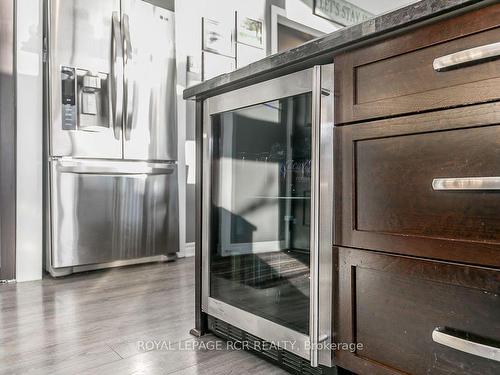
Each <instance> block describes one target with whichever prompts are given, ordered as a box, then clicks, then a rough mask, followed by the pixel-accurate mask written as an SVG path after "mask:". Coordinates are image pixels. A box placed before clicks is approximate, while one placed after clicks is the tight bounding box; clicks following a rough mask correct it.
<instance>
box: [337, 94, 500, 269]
mask: <svg viewBox="0 0 500 375" xmlns="http://www.w3.org/2000/svg"><path fill="white" fill-rule="evenodd" d="M499 87H500V86H499ZM499 124H500V103H498V102H497V103H490V104H483V105H477V106H474V107H467V108H456V109H450V110H445V111H440V112H431V113H426V114H420V115H412V116H406V117H399V118H394V119H388V120H380V121H373V122H368V123H364V124H356V125H352V126H344V127H338V128H337V129H336V131H337V133H336V136H337V137H338V140H339V142H338V144H339V145H338V147H337V155H336V163H337V167H336V181H335V184H336V187H337V204H336V207H337V208H336V224H337V229H336V244H337V245H341V246H347V247H355V248H363V249H372V250H380V251H386V252H391V253H397V254H407V255H415V256H420V257H426V258H432V259H441V260H452V261H459V262H465V263H469V264H477V265H487V266H496V267H500V190H452V191H447V190H435V189H434V187H433V181H434V180H435V179H440V178H465V177H495V176H497V177H498V176H500V125H499Z"/></svg>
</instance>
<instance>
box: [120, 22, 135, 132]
mask: <svg viewBox="0 0 500 375" xmlns="http://www.w3.org/2000/svg"><path fill="white" fill-rule="evenodd" d="M122 26H123V51H124V68H123V83H124V97H123V108H124V109H123V113H124V120H123V129H124V132H125V139H126V140H127V141H129V140H130V135H131V132H132V116H133V113H134V112H133V103H134V90H133V87H132V90H131V89H130V77H129V75H130V64H131V63H132V43H131V41H130V21H129V16H128V14H123V20H122Z"/></svg>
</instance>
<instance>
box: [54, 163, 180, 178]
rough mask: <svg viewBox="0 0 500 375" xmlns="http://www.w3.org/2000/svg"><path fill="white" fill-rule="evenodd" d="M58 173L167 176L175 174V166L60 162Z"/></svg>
mask: <svg viewBox="0 0 500 375" xmlns="http://www.w3.org/2000/svg"><path fill="white" fill-rule="evenodd" d="M57 169H58V171H60V172H62V173H74V174H93V175H99V176H124V177H126V176H134V175H160V174H161V175H167V174H172V173H174V170H175V165H162V164H155V163H140V162H139V163H135V162H134V163H126V162H121V163H119V164H116V165H113V164H105V163H93V164H92V163H85V162H78V161H65V160H62V161H59V163H58V166H57Z"/></svg>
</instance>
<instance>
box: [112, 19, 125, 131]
mask: <svg viewBox="0 0 500 375" xmlns="http://www.w3.org/2000/svg"><path fill="white" fill-rule="evenodd" d="M112 30H113V31H112V33H113V38H112V45H111V54H112V56H111V58H112V65H111V107H112V111H113V130H114V133H115V138H116V139H120V138H121V129H122V121H123V45H122V32H121V26H120V15H119V13H118V12H113V18H112Z"/></svg>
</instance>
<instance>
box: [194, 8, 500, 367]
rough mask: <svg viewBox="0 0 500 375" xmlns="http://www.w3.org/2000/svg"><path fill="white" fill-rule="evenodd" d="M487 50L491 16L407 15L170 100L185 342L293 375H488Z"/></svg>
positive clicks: (494, 349) (495, 176)
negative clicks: (240, 351) (191, 303)
mask: <svg viewBox="0 0 500 375" xmlns="http://www.w3.org/2000/svg"><path fill="white" fill-rule="evenodd" d="M499 40H500V4H499V3H498V2H497V1H454V0H449V1H433V0H428V1H420V2H417V3H415V4H412V5H409V6H407V7H404V8H401V9H399V10H396V11H394V12H390V13H387V14H384V15H381V16H379V17H376V18H374V19H371V20H368V21H366V22H363V23H361V24H358V25H354V26H352V27H348V28H344V29H342V30H339V31H337V32H335V33H332V34H329V35H326V36H324V37H322V38H319V39H316V40H314V41H311V42H309V43H307V44H304V45H302V46H299V47H297V48H294V49H292V50H290V51H286V52H283V53H280V54H276V55H272V56H269V57H267V58H265V59H263V60H261V61H258V62H256V63H253V64H250V65H248V66H246V67H244V68H241V69H239V70H236V71H234V72H231V73H228V74H225V75H222V76H219V77H215V78H213V79H211V80H209V81H206V82H203V83H201V84H199V85H197V86H193V87H190V88H188V89H187V90H185V92H184V97H185V98H186V99H193V100H195V101H196V108H197V166H198V168H197V220H198V221H197V223H196V225H197V239H196V267H197V272H196V278H197V293H196V317H197V319H196V327H195V329H193V334H196V335H202V334H204V333H205V332H207V331H212V332H214V333H216V334H218V335H220V336H222V337H225V338H228V339H231V340H237V341H242V342H251V343H254V344H255V343H256V342H258V343H260V344H259V345H253V346H252V345H250V347H249V348H250V349H253V350H254V351H256V352H257V353H258V354H260V355H261V356H263V357H265V358H267V359H269V360H271V361H274V362H275V363H278V364H280V365H281V366H283V367H284V368H286V369H287V370H289V371H292V372H296V373H318V374H321V373H334V372H335V371H337V369H347V370H349V371H353V372H355V373H359V374H396V373H413V374H421V373H431V374H444V373H454V374H496V373H498V371H499V370H500V362H499V361H500V349H499V343H500V321H499V316H500V297H499V295H500V271H499V268H500V195H499V190H500V163H499V161H500V151H499V147H498V145H499V144H500V131H499V127H498V126H499V125H498V124H499V123H500V102H499V100H500V91H499V90H498V88H499V87H500V60H499V57H500V44H499ZM291 342H293V343H295V345H288V344H290V343H291ZM265 343H270V344H276V347H275V346H274V345H271V346H269V347H265V346H264V345H263V344H265ZM350 344H355V349H353V350H351V349H350V348H351V346H350ZM346 348H347V349H346ZM340 371H341V370H340Z"/></svg>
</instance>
